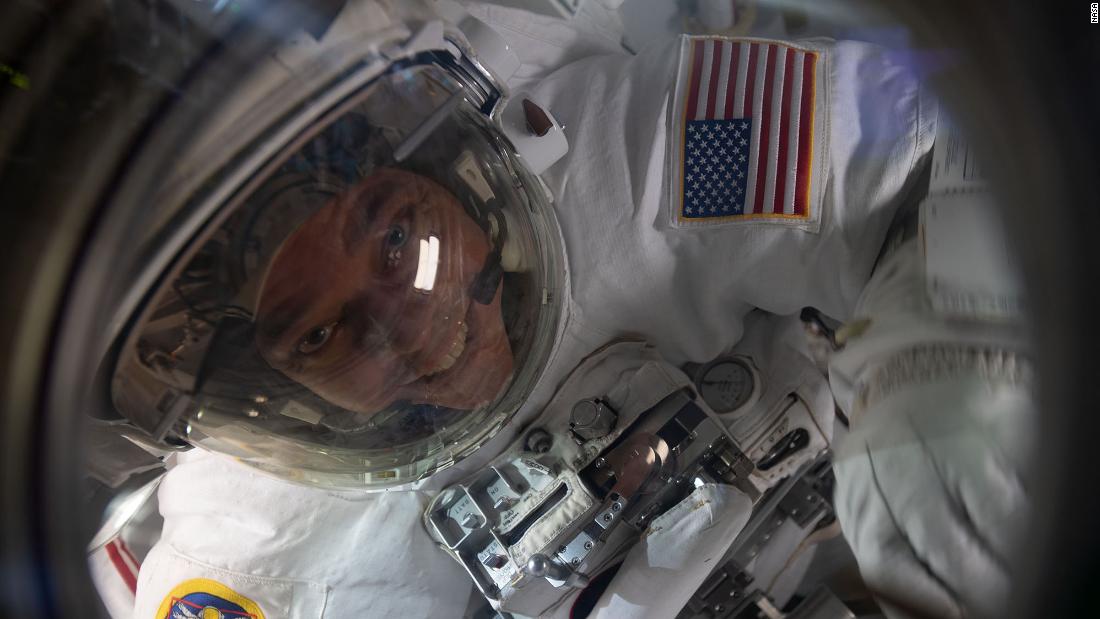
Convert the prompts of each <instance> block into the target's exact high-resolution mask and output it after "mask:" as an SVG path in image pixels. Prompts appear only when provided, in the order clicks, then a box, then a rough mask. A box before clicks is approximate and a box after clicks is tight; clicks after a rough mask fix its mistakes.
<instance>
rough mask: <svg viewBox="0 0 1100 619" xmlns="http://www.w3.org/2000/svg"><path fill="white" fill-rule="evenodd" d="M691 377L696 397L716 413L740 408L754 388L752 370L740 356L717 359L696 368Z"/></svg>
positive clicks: (754, 382) (754, 381)
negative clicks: (700, 397) (699, 396)
mask: <svg viewBox="0 0 1100 619" xmlns="http://www.w3.org/2000/svg"><path fill="white" fill-rule="evenodd" d="M693 378H694V381H695V388H696V389H698V391H699V395H701V396H702V397H703V400H704V401H706V403H707V405H708V406H710V407H711V409H713V410H714V412H716V413H719V414H721V413H730V412H733V411H735V410H737V409H739V408H741V407H742V406H744V405H745V403H746V402H748V401H749V398H751V397H752V393H753V390H754V389H755V387H756V380H755V378H754V376H753V372H752V368H751V367H749V364H748V362H746V361H745V360H744V359H741V358H740V357H719V358H717V359H715V360H714V361H711V362H710V363H705V364H703V365H701V366H698V368H697V369H696V371H695V372H694V373H693Z"/></svg>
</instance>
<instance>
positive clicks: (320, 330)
mask: <svg viewBox="0 0 1100 619" xmlns="http://www.w3.org/2000/svg"><path fill="white" fill-rule="evenodd" d="M335 327H336V325H335V324H329V325H324V326H321V327H314V328H313V329H312V330H310V332H309V333H307V334H305V336H304V337H303V338H302V339H301V340H299V342H298V352H299V353H301V354H303V355H309V354H312V353H315V352H317V351H318V350H320V349H321V347H322V346H324V345H325V344H326V343H328V340H329V338H330V337H332V331H333V329H334V328H335Z"/></svg>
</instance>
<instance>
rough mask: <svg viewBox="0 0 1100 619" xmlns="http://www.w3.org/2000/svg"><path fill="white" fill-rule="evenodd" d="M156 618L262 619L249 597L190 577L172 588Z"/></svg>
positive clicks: (212, 582) (257, 608) (202, 579)
mask: <svg viewBox="0 0 1100 619" xmlns="http://www.w3.org/2000/svg"><path fill="white" fill-rule="evenodd" d="M157 619H264V614H263V611H261V610H260V607H259V605H257V604H256V603H255V602H253V601H252V600H250V599H248V598H246V597H244V596H243V595H241V594H239V593H237V592H236V591H234V590H232V589H230V588H229V587H227V586H225V585H223V584H222V583H220V582H217V581H216V580H210V579H207V578H192V579H191V580H187V581H184V582H182V583H180V584H179V585H177V586H176V587H175V588H173V589H172V591H171V592H169V594H168V595H167V596H165V598H164V601H163V602H161V604H160V609H159V610H158V611H157Z"/></svg>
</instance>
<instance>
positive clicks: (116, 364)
mask: <svg viewBox="0 0 1100 619" xmlns="http://www.w3.org/2000/svg"><path fill="white" fill-rule="evenodd" d="M444 8H447V7H444ZM448 10H450V11H451V13H449V14H446V15H444V17H448V18H449V19H450V23H449V24H448V23H445V22H444V21H442V20H441V19H439V16H438V14H437V13H433V12H432V11H430V10H428V9H427V8H425V7H420V6H413V5H405V4H402V5H401V6H400V7H397V6H384V5H381V4H378V3H373V2H371V3H359V4H357V5H354V6H350V7H348V8H347V9H346V10H345V13H346V14H345V13H342V14H341V15H340V16H339V18H338V19H337V20H336V22H335V23H334V24H333V25H331V26H330V27H329V32H328V33H327V34H326V35H325V37H324V38H322V39H321V44H320V45H319V47H318V48H317V49H311V50H309V51H308V53H301V51H300V50H298V49H295V46H294V45H293V44H292V45H290V46H288V47H286V48H283V49H281V50H279V52H277V53H276V54H275V59H274V60H277V61H278V62H277V63H275V62H273V66H272V68H271V71H266V72H265V71H260V72H258V75H257V76H254V77H253V78H252V79H257V80H261V82H260V85H261V86H262V87H260V88H248V89H241V90H242V91H243V92H247V93H249V95H248V96H249V97H250V99H248V100H237V101H233V102H231V103H230V104H228V105H227V107H228V108H229V109H228V110H225V111H223V112H222V114H223V115H222V116H221V117H219V118H218V119H217V120H215V121H213V125H214V128H215V129H216V131H207V132H205V135H206V136H209V137H205V138H203V139H202V140H197V141H196V143H193V144H191V145H189V147H188V148H186V149H184V151H183V152H182V153H181V154H180V159H179V161H178V164H177V165H176V166H174V168H175V174H174V175H173V176H171V177H169V178H165V179H164V182H163V184H162V185H161V186H160V187H157V188H155V190H154V191H153V195H154V196H155V197H154V198H153V200H154V202H155V203H157V204H158V205H163V204H179V205H180V207H179V208H178V209H171V208H170V209H168V211H170V212H174V213H175V216H174V217H175V219H174V220H173V221H170V222H166V223H168V224H170V225H166V226H165V227H164V228H163V229H164V230H169V231H170V234H169V233H163V232H160V231H154V232H153V233H145V234H144V235H143V238H141V239H140V241H139V242H143V243H146V244H148V245H149V248H150V250H149V252H148V254H149V255H150V256H151V258H150V260H149V262H148V264H147V265H145V268H144V269H143V273H142V274H141V276H140V277H138V278H136V281H138V282H141V283H142V284H143V286H141V287H139V289H138V290H135V291H133V292H132V293H131V294H132V296H133V297H134V298H135V299H138V300H137V301H136V302H135V303H133V304H132V306H131V307H130V308H127V309H126V311H125V312H124V313H122V314H121V315H120V316H118V318H117V320H116V323H117V324H120V325H123V327H122V328H120V330H119V333H118V336H117V338H116V339H115V340H114V345H113V347H112V349H111V350H112V351H113V354H112V355H110V356H109V357H108V359H107V360H106V361H105V363H104V366H103V368H101V372H109V373H110V398H111V400H112V402H113V404H114V407H115V408H117V410H118V411H119V412H120V413H121V414H122V415H124V416H125V417H126V418H127V419H128V420H129V422H130V423H132V424H133V425H134V426H136V427H137V428H138V429H140V430H141V431H142V432H144V433H145V434H147V436H148V438H149V439H151V440H153V441H156V442H159V443H162V444H163V443H168V444H171V443H180V442H185V443H188V444H191V445H196V446H199V447H203V448H206V449H209V450H212V451H217V452H221V453H225V454H229V455H231V456H234V457H236V458H238V459H240V460H241V461H243V462H245V463H248V464H251V465H254V466H256V467H259V468H261V469H263V470H266V471H269V472H272V473H274V474H276V475H279V476H282V477H285V478H288V479H293V480H298V481H303V482H308V483H312V484H318V485H324V486H334V487H359V488H362V487H377V486H392V485H396V484H402V483H406V482H409V481H413V480H416V479H418V478H421V477H423V476H425V475H427V474H430V473H431V472H433V471H435V470H437V469H439V468H440V467H443V466H446V465H448V464H450V463H452V462H454V461H456V460H457V459H460V458H461V457H463V456H464V455H466V454H468V453H470V452H472V451H473V450H475V449H477V448H478V446H480V445H481V444H483V443H484V442H485V441H487V440H488V439H489V438H491V437H492V436H493V435H494V433H495V432H496V431H497V430H499V429H500V428H501V427H502V426H503V425H504V424H505V422H506V421H507V420H508V419H509V418H510V416H511V415H512V414H513V413H514V412H515V411H516V410H517V408H518V406H519V404H520V403H522V402H523V401H524V399H525V396H526V395H527V394H528V393H529V392H530V390H531V389H532V388H533V386H534V385H535V384H536V383H537V381H538V378H539V376H540V374H541V372H542V370H543V368H544V367H545V365H546V363H547V360H548V358H549V355H550V354H551V352H552V350H553V347H554V345H555V342H556V338H557V335H558V332H559V322H560V318H561V307H560V305H559V304H558V303H556V302H555V301H556V300H557V299H561V298H564V295H563V294H562V287H563V286H565V285H566V278H565V271H564V269H565V267H564V258H563V253H562V243H561V240H560V232H559V230H558V227H557V223H556V221H555V219H554V215H553V211H552V209H551V206H550V200H549V196H548V193H547V191H546V190H545V188H544V187H545V186H544V185H543V184H541V182H540V180H539V179H538V177H537V176H535V175H534V174H533V173H532V169H531V168H532V167H535V168H544V167H545V166H546V165H548V162H549V161H551V160H552V159H553V156H552V155H551V156H547V155H546V153H547V152H548V149H549V151H554V152H559V156H560V153H561V152H564V138H563V137H561V133H560V127H558V126H557V125H556V124H555V122H554V121H553V119H552V118H551V117H549V115H547V114H546V113H545V112H543V111H542V110H541V109H540V108H538V106H537V105H536V104H534V103H533V102H531V101H530V100H526V99H520V98H519V97H510V96H509V93H508V92H507V91H506V89H505V88H504V87H503V86H502V77H501V75H500V72H501V71H499V70H498V71H494V68H493V66H490V65H495V66H496V68H497V69H500V68H501V67H502V66H503V67H504V68H503V72H506V71H507V70H508V67H509V66H514V63H511V61H510V60H509V59H508V56H507V50H506V49H502V48H501V46H500V45H499V44H498V43H497V42H496V40H495V39H493V38H492V33H491V31H487V30H486V28H485V27H484V26H482V25H480V24H479V23H478V22H474V21H473V20H472V19H471V18H469V17H462V16H461V15H459V18H458V19H456V18H455V14H454V9H448ZM363 12H369V13H370V20H366V21H363V23H370V24H371V30H370V31H368V32H364V31H356V30H355V29H354V28H351V27H348V26H347V24H355V23H358V22H357V20H356V19H355V18H356V17H357V15H358V16H361V14H362V13H363ZM380 12H382V13H384V15H385V17H387V18H388V19H387V20H380V19H379V14H380ZM444 13H446V11H444ZM361 21H362V20H361ZM456 21H457V22H458V25H457V26H456V25H454V23H455V22H456ZM380 24H381V26H380ZM395 24H397V25H395ZM352 35H354V36H352ZM472 39H475V40H479V41H482V42H486V41H487V42H488V45H489V46H490V47H491V48H492V50H491V51H492V54H491V56H489V57H486V56H480V57H479V56H477V55H475V53H474V51H473V46H472V43H471V40H472ZM494 46H495V47H494ZM501 58H503V61H501V60H500V59H501ZM288 66H289V67H290V70H289V71H288V70H287V67H288ZM257 94H258V95H259V96H257ZM552 130H556V132H555V131H552ZM537 138H546V139H543V140H541V142H539V144H538V147H537V148H533V149H528V150H527V152H521V150H519V149H517V147H516V143H517V142H519V143H521V148H525V146H522V145H523V144H526V143H527V142H525V141H530V140H532V139H537ZM548 143H549V144H551V146H546V144H548ZM536 171H540V170H536Z"/></svg>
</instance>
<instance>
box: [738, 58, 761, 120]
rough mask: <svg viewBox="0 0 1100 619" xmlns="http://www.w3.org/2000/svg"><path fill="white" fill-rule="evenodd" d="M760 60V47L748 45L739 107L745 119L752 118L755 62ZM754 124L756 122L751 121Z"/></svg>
mask: <svg viewBox="0 0 1100 619" xmlns="http://www.w3.org/2000/svg"><path fill="white" fill-rule="evenodd" d="M759 58H760V46H759V45H749V70H748V73H746V74H745V101H744V102H743V104H742V105H741V109H742V110H744V111H743V112H742V114H743V115H744V117H745V118H752V98H753V95H755V93H754V92H753V91H754V90H756V61H757V60H758V59H759ZM753 124H754V125H755V124H756V121H753Z"/></svg>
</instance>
